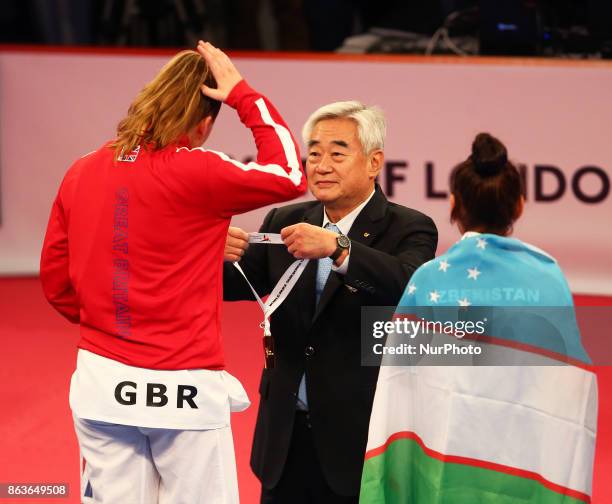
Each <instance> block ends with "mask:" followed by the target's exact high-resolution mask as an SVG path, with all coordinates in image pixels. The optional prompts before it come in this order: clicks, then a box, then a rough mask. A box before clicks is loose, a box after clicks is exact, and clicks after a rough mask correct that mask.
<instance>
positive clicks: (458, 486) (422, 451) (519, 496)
mask: <svg viewBox="0 0 612 504" xmlns="http://www.w3.org/2000/svg"><path fill="white" fill-rule="evenodd" d="M401 434H404V436H401ZM393 437H394V438H395V439H393V440H390V442H388V443H387V444H386V445H385V446H386V450H384V451H381V450H376V451H375V452H374V451H373V452H374V453H372V452H369V454H371V455H374V456H370V457H368V456H366V462H365V465H364V470H363V476H362V480H361V496H360V500H359V502H360V504H412V503H418V504H476V503H478V504H526V503H538V504H584V503H590V502H591V499H590V497H589V496H588V495H586V494H583V493H581V492H577V491H574V490H570V489H566V488H563V487H561V486H560V485H556V484H554V483H551V482H549V481H546V480H544V478H542V477H541V476H539V477H538V475H535V474H534V473H530V472H528V471H522V470H519V469H513V468H507V467H505V466H501V465H498V464H487V463H485V462H483V461H478V460H474V459H467V458H465V457H452V456H448V455H443V454H440V453H438V452H434V451H433V450H430V449H428V448H426V447H425V446H424V445H423V443H422V441H421V440H420V438H419V437H418V436H417V435H416V434H414V433H398V434H396V435H394V436H393ZM493 467H495V469H493ZM502 471H503V472H502Z"/></svg>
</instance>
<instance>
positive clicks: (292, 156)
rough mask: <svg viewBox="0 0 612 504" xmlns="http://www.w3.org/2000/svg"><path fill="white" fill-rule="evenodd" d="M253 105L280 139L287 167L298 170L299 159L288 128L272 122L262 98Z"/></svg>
mask: <svg viewBox="0 0 612 504" xmlns="http://www.w3.org/2000/svg"><path fill="white" fill-rule="evenodd" d="M255 105H257V108H258V109H259V112H260V114H261V118H262V120H263V122H264V123H266V124H268V125H270V126H272V127H273V128H274V131H275V132H276V134H277V135H278V138H279V140H280V141H281V144H282V146H283V150H284V151H285V157H286V158H287V165H288V166H289V168H291V171H294V170H298V171H299V168H300V161H299V160H298V158H297V154H296V151H295V145H294V144H293V140H292V138H291V133H289V130H288V129H287V128H285V127H284V126H282V125H280V124H277V123H275V122H274V119H272V116H271V115H270V111H269V110H268V107H267V106H266V102H265V101H264V99H263V98H259V99H258V100H257V101H256V102H255Z"/></svg>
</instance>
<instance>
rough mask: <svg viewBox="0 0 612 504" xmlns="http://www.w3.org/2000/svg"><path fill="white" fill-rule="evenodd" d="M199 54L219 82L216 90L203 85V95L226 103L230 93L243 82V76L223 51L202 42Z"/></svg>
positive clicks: (199, 44) (199, 43) (199, 46)
mask: <svg viewBox="0 0 612 504" xmlns="http://www.w3.org/2000/svg"><path fill="white" fill-rule="evenodd" d="M197 49H198V52H199V53H200V54H201V55H202V57H203V58H204V59H205V60H206V63H207V64H208V67H209V68H210V71H211V72H212V74H213V76H214V77H215V80H216V81H217V87H216V88H210V87H208V86H207V85H206V84H202V88H201V89H202V93H203V94H204V95H205V96H208V97H209V98H212V99H213V100H219V101H225V99H226V98H227V96H228V95H229V94H230V91H231V90H232V89H233V88H234V86H235V85H236V84H238V83H239V82H240V81H241V80H242V76H241V75H240V73H239V72H238V70H237V69H236V67H235V66H234V64H233V63H232V60H230V59H229V57H228V56H227V54H225V53H224V52H223V51H222V50H221V49H217V48H216V47H215V46H214V45H212V44H210V43H208V42H204V41H202V40H200V41H199V42H198V47H197Z"/></svg>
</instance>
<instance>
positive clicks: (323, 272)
mask: <svg viewBox="0 0 612 504" xmlns="http://www.w3.org/2000/svg"><path fill="white" fill-rule="evenodd" d="M325 229H327V230H328V231H332V232H334V233H339V232H340V229H338V226H336V225H335V224H332V223H331V222H328V223H327V225H326V226H325ZM332 263H333V261H332V260H331V258H329V257H323V258H322V259H319V261H318V264H317V284H316V296H317V298H316V299H317V302H316V304H319V299H321V294H322V293H323V289H324V288H325V284H326V283H327V279H328V278H329V274H330V273H331V269H332Z"/></svg>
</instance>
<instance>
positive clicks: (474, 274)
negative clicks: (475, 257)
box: [467, 268, 480, 280]
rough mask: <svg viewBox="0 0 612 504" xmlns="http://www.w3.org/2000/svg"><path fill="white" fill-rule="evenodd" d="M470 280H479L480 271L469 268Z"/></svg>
mask: <svg viewBox="0 0 612 504" xmlns="http://www.w3.org/2000/svg"><path fill="white" fill-rule="evenodd" d="M467 271H468V280H469V279H470V278H471V279H473V280H477V279H478V275H480V271H478V268H468V270H467Z"/></svg>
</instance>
